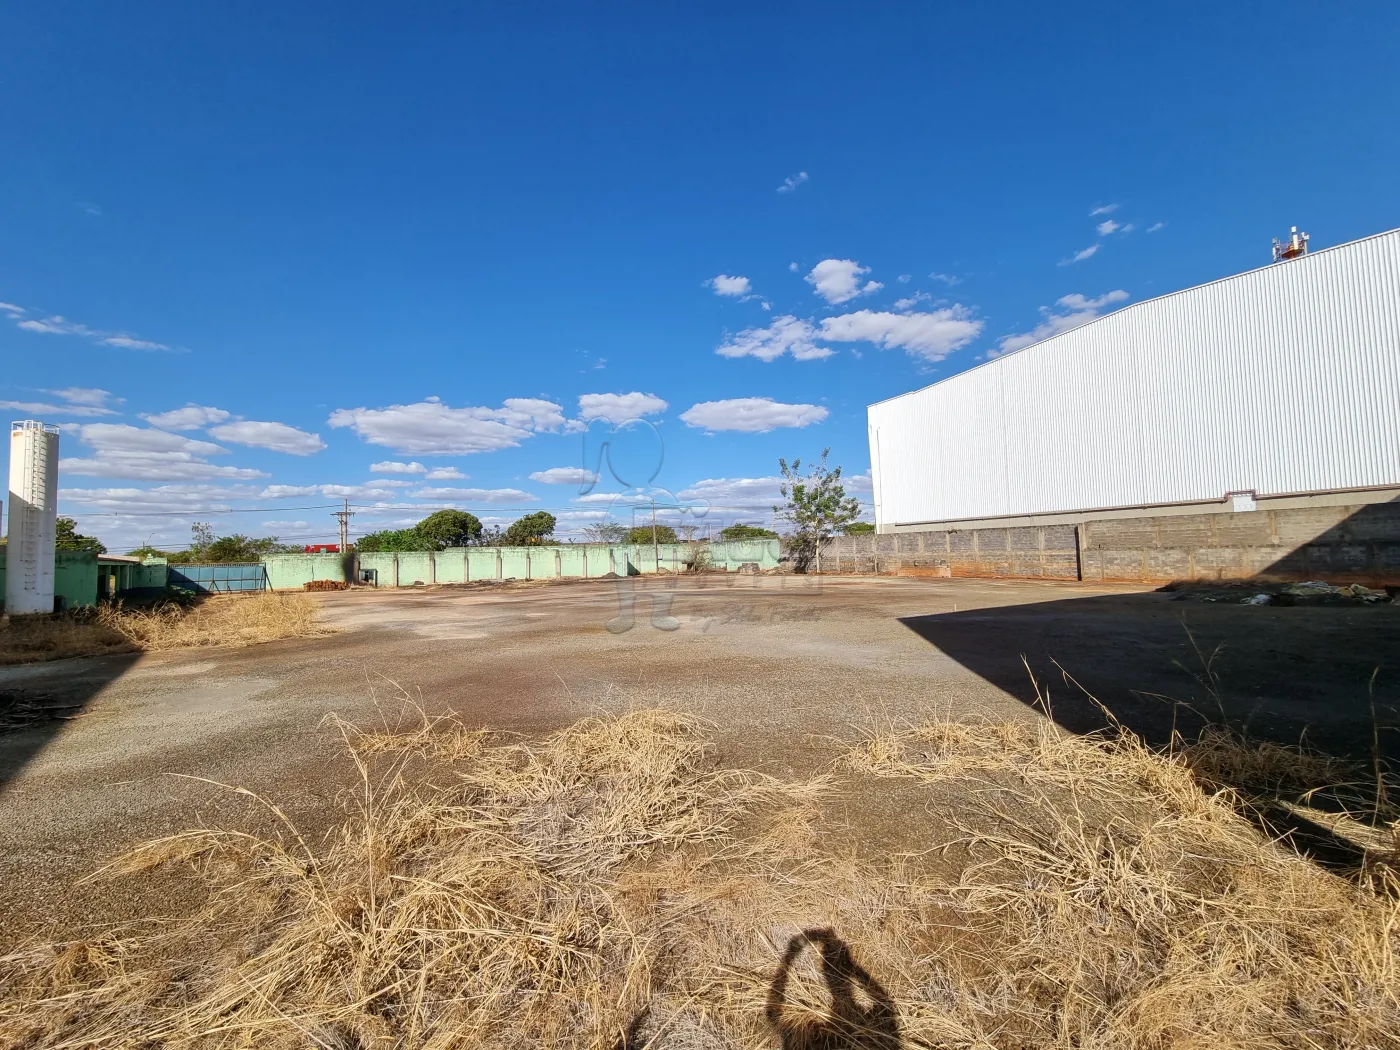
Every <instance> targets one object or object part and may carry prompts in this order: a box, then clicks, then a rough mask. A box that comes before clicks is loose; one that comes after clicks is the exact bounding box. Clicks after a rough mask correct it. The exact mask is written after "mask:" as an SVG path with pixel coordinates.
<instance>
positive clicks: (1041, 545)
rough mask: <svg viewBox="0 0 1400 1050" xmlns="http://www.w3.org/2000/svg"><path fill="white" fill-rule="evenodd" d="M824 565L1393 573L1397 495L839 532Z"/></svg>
mask: <svg viewBox="0 0 1400 1050" xmlns="http://www.w3.org/2000/svg"><path fill="white" fill-rule="evenodd" d="M822 570H823V571H825V572H857V573H866V572H880V573H896V574H900V575H910V576H983V577H1008V578H1018V579H1058V580H1075V579H1084V580H1094V581H1102V582H1125V583H1168V582H1171V581H1174V580H1182V581H1193V580H1194V581H1203V580H1245V579H1258V580H1261V581H1288V580H1315V579H1324V580H1327V581H1329V582H1332V583H1369V584H1372V585H1380V584H1400V503H1371V504H1358V505H1353V506H1341V507H1306V508H1300V507H1293V508H1286V509H1281V510H1254V511H1241V512H1231V511H1224V512H1219V513H1213V514H1173V515H1161V516H1145V517H1140V518H1103V519H1094V520H1090V521H1085V522H1083V523H1081V524H1079V525H1039V526H1023V527H1016V528H980V529H965V530H954V529H948V530H938V531H931V532H902V533H897V534H894V535H880V536H877V535H869V534H867V535H861V536H840V537H836V538H835V539H833V540H831V541H830V542H828V543H827V544H826V545H825V546H824V547H823V550H822Z"/></svg>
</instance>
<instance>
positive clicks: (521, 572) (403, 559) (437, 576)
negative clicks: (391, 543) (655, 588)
mask: <svg viewBox="0 0 1400 1050" xmlns="http://www.w3.org/2000/svg"><path fill="white" fill-rule="evenodd" d="M698 551H706V552H708V567H709V568H711V569H716V570H721V571H725V572H737V571H738V570H739V568H740V567H741V566H743V565H745V564H753V565H756V566H757V567H758V568H759V569H760V570H762V569H775V568H777V566H778V560H779V558H780V556H781V553H780V549H779V543H778V541H777V540H735V541H733V542H728V543H710V544H684V543H663V544H661V545H660V546H659V547H655V548H654V547H652V545H651V544H649V543H647V544H614V545H595V544H561V545H557V546H549V547H449V548H447V549H446V550H442V551H437V552H428V551H404V552H401V553H397V554H394V553H380V552H366V553H363V554H357V555H352V556H343V555H340V554H270V555H268V556H267V557H265V558H264V559H263V565H264V567H265V568H266V569H267V578H268V583H269V585H270V586H271V587H272V589H273V590H278V591H284V590H301V589H302V588H303V587H304V586H305V585H306V584H307V583H310V582H312V581H314V580H332V581H336V582H340V583H345V582H351V581H350V580H349V575H350V574H351V573H352V572H354V565H353V563H354V562H358V563H359V572H360V577H361V579H360V580H357V581H354V582H367V583H369V584H370V585H375V584H377V585H378V586H380V587H415V586H420V585H427V586H430V585H433V584H441V583H476V582H479V581H482V580H561V579H585V578H588V579H598V578H599V577H603V576H607V575H608V574H609V573H613V574H615V575H618V576H639V575H643V574H646V573H655V572H657V571H658V570H659V571H661V572H667V573H670V572H684V571H685V570H686V567H687V563H688V562H689V561H690V560H691V559H692V558H693V557H695V554H696V552H698ZM366 574H368V575H369V579H368V581H365V580H364V577H365V575H366Z"/></svg>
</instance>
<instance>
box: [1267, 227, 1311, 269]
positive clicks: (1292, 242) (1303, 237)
mask: <svg viewBox="0 0 1400 1050" xmlns="http://www.w3.org/2000/svg"><path fill="white" fill-rule="evenodd" d="M1307 254H1308V235H1307V234H1306V233H1299V232H1298V227H1296V226H1294V227H1293V228H1292V231H1291V232H1290V233H1289V235H1288V242H1287V243H1286V244H1281V243H1280V242H1279V239H1278V238H1277V237H1275V238H1274V262H1287V261H1288V260H1290V259H1301V258H1302V257H1303V256H1305V255H1307Z"/></svg>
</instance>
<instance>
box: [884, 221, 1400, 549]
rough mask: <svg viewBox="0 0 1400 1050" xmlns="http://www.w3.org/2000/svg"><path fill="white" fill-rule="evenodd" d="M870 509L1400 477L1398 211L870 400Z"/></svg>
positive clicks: (887, 511) (1087, 506)
mask: <svg viewBox="0 0 1400 1050" xmlns="http://www.w3.org/2000/svg"><path fill="white" fill-rule="evenodd" d="M869 423H870V441H871V461H872V464H873V472H874V480H875V503H876V508H877V520H878V522H879V523H880V524H881V525H896V524H910V523H915V522H923V521H956V520H959V519H966V518H988V517H998V516H1003V515H1017V514H1042V513H1055V512H1066V511H1076V510H1102V509H1109V508H1114V507H1135V506H1142V505H1150V504H1162V503H1179V502H1189V501H1195V500H1211V499H1220V498H1221V497H1223V496H1224V495H1225V493H1226V492H1231V491H1238V490H1254V491H1256V492H1258V493H1259V494H1260V495H1271V494H1272V495H1277V494H1282V493H1293V492H1319V491H1328V490H1334V489H1345V488H1364V487H1369V486H1383V485H1397V484H1400V230H1394V231H1391V232H1389V233H1383V234H1379V235H1377V236H1375V237H1368V238H1366V239H1365V240H1360V241H1355V242H1353V243H1351V244H1345V245H1341V246H1339V247H1336V248H1329V249H1326V250H1323V251H1318V252H1314V253H1312V254H1310V255H1307V256H1305V257H1304V258H1302V259H1299V260H1296V261H1293V262H1286V263H1276V264H1274V265H1271V266H1268V267H1266V268H1264V269H1260V270H1253V271H1251V272H1249V273H1244V274H1240V275H1238V276H1235V277H1229V278H1226V279H1225V280H1221V281H1215V282H1213V283H1211V284H1206V285H1201V286H1200V287H1197V288H1190V289H1187V290H1186V291H1182V292H1177V293H1174V294H1172V295H1166V296H1163V297H1161V298H1159V299H1153V300H1150V301H1148V302H1144V303H1138V304H1136V305H1133V306H1128V307H1125V308H1123V309H1122V310H1119V311H1117V312H1116V313H1112V314H1109V315H1107V316H1106V317H1102V318H1099V319H1098V320H1096V321H1093V322H1091V323H1089V324H1087V325H1084V326H1083V327H1080V328H1076V329H1074V330H1073V331H1070V332H1066V333H1064V334H1062V335H1057V336H1054V337H1052V338H1050V339H1046V340H1044V341H1043V342H1040V343H1036V344H1035V345H1033V346H1029V347H1026V348H1025V349H1024V350H1020V351H1017V352H1016V353H1013V354H1008V355H1007V356H1005V357H1002V358H999V359H997V360H995V361H989V362H987V363H986V364H984V365H980V366H978V367H976V368H973V369H971V370H969V371H967V372H964V373H962V374H961V375H957V376H953V377H952V378H950V379H946V380H943V381H942V382H940V383H936V384H934V385H933V386H930V387H926V388H924V389H923V390H917V391H914V392H913V393H910V394H905V395H903V396H901V397H896V398H892V399H891V400H889V401H882V402H880V403H879V404H876V405H872V406H870V409H869Z"/></svg>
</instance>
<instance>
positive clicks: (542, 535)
mask: <svg viewBox="0 0 1400 1050" xmlns="http://www.w3.org/2000/svg"><path fill="white" fill-rule="evenodd" d="M830 452H831V450H830V449H829V448H828V449H823V450H822V454H821V460H820V461H819V462H818V463H816V464H814V465H813V466H812V467H811V468H810V469H809V470H807V471H806V472H803V470H802V461H801V460H796V459H795V460H793V461H792V463H790V464H789V463H788V462H787V460H785V459H779V460H778V469H779V470H780V471H781V473H782V478H783V480H782V483H781V485H780V487H779V492H780V494H781V496H782V498H783V500H784V502H783V503H781V504H779V505H776V506H774V507H773V512H774V516H775V518H776V519H777V520H780V521H785V522H787V523H788V524H790V525H791V526H792V528H791V530H790V531H789V532H788V533H787V534H786V535H784V536H781V537H780V536H779V534H778V533H777V532H776V531H774V530H773V529H766V528H763V527H762V526H760V525H747V524H744V523H742V522H736V523H735V524H732V525H729V526H726V527H725V528H723V529H721V530H720V532H719V538H720V539H721V540H756V539H782V540H783V541H784V545H785V546H786V548H787V550H788V552H789V554H791V555H792V556H793V557H794V559H795V560H796V562H797V567H798V569H799V570H800V571H806V569H807V567H808V565H809V564H811V563H813V562H815V563H816V568H817V569H818V570H820V567H821V566H820V549H821V544H822V542H823V541H824V540H826V539H829V538H830V537H832V536H834V535H837V534H845V535H848V536H849V535H855V534H857V533H866V532H874V531H875V526H873V525H871V524H870V523H869V522H863V521H860V520H858V519H859V517H860V503H859V501H858V500H856V499H855V498H854V497H850V496H847V495H846V489H845V486H844V485H843V484H842V481H841V468H840V467H839V466H836V467H828V466H827V463H826V460H827V456H828V454H829V453H830ZM557 524H558V519H556V518H555V516H554V515H553V514H550V513H549V512H548V511H544V510H541V511H536V512H535V513H533V514H526V515H525V516H524V517H522V518H519V519H518V520H516V521H513V522H511V524H510V525H508V526H506V527H505V528H501V527H500V526H493V527H491V528H487V527H485V526H484V525H482V523H481V519H480V518H478V517H477V516H476V515H475V514H472V513H470V512H469V511H465V510H439V511H434V512H433V513H432V514H429V515H428V516H427V517H426V518H424V519H423V520H422V521H420V522H418V524H416V525H414V526H412V527H410V528H406V529H381V530H379V531H377V532H371V533H367V534H366V535H364V536H361V537H360V538H359V540H358V541H356V543H355V549H356V550H359V551H364V552H366V553H369V552H378V551H385V552H392V551H402V552H409V551H440V550H445V549H446V548H448V547H468V546H493V547H495V546H500V547H529V546H536V545H539V544H545V543H549V542H551V541H552V540H553V538H554V529H555V526H556V525H557ZM697 529H698V526H696V525H682V526H680V527H679V529H678V528H677V527H676V526H672V525H662V524H660V523H657V524H656V525H650V524H648V525H638V526H634V527H632V528H628V527H627V526H625V525H623V524H622V523H620V522H616V521H611V520H604V521H601V522H597V523H595V524H593V525H588V526H585V527H584V529H583V534H584V537H585V539H586V540H587V541H588V542H591V543H632V544H645V543H651V542H653V540H654V541H655V542H657V543H680V542H689V541H691V540H693V539H694V538H695V533H696V531H697ZM55 547H56V548H57V549H58V550H60V551H90V552H92V553H94V554H105V553H106V552H107V548H106V546H105V545H103V543H102V541H101V540H99V539H97V538H96V537H95V536H84V535H82V534H81V533H79V532H78V528H77V522H76V521H75V520H74V519H73V518H69V517H60V518H59V519H58V521H57V529H56V540H55ZM301 550H302V547H301V546H300V545H298V544H292V543H282V542H281V541H280V540H279V539H278V538H277V537H276V536H260V537H254V536H245V535H243V534H242V533H233V534H231V535H228V536H218V535H216V534H215V532H214V529H213V526H211V525H209V524H207V523H203V522H195V523H194V525H193V526H192V539H191V543H190V545H189V547H188V548H187V549H185V550H176V551H165V550H161V549H160V548H157V547H153V546H151V545H150V544H144V545H142V546H140V547H138V548H136V549H135V550H133V551H132V552H131V553H132V554H133V555H136V556H137V557H160V558H165V559H166V560H168V561H170V562H171V563H173V564H177V565H178V564H188V563H191V562H194V563H204V562H224V563H227V562H253V561H257V560H258V559H260V558H262V557H264V556H266V555H269V554H281V553H288V552H300V551H301Z"/></svg>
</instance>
